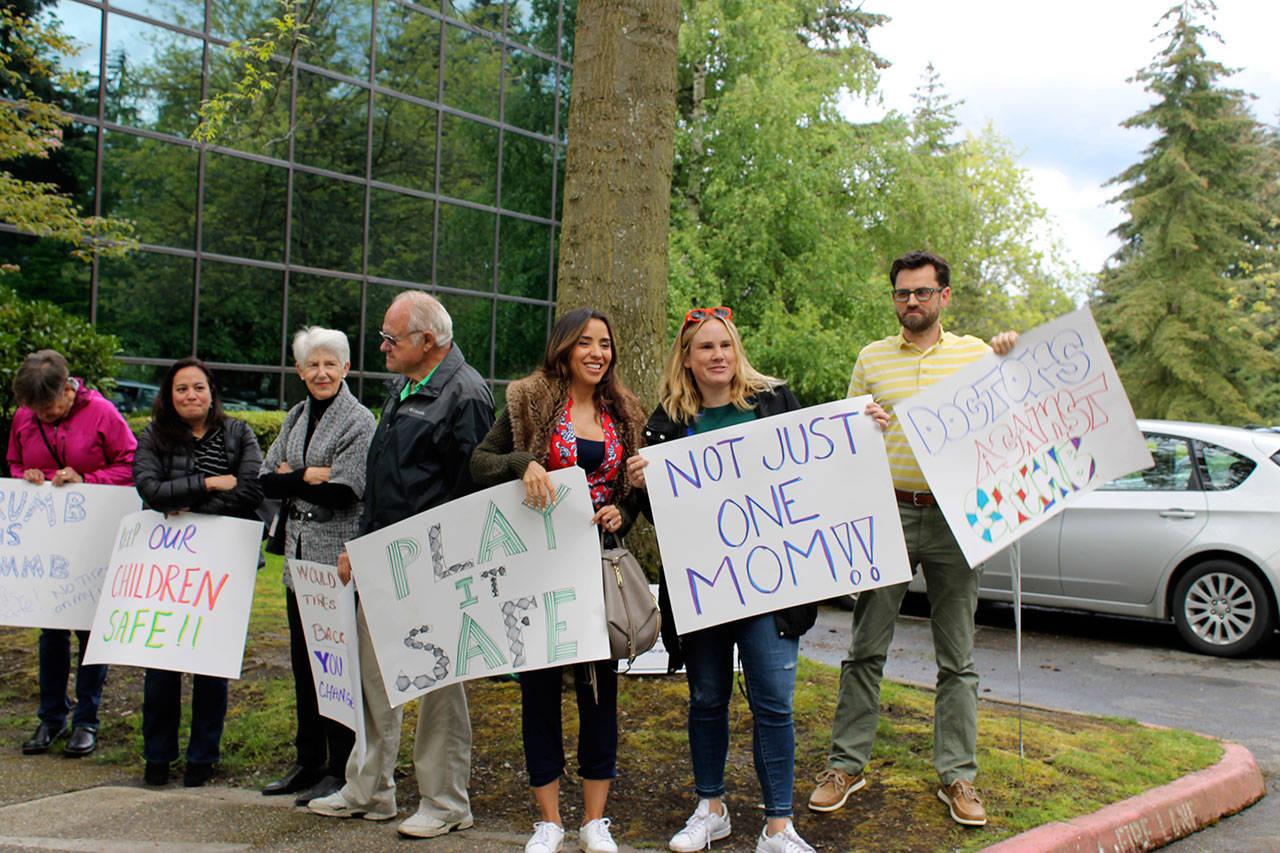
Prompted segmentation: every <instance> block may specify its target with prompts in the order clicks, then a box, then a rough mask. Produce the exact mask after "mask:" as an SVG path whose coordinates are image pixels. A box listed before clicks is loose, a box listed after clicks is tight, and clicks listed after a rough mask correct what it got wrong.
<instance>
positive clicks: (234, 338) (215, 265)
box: [197, 260, 284, 394]
mask: <svg viewBox="0 0 1280 853" xmlns="http://www.w3.org/2000/svg"><path fill="white" fill-rule="evenodd" d="M283 305H284V273H283V272H280V271H278V270H264V269H259V268H257V267H246V266H241V265H239V264H223V263H219V262H217V261H208V260H206V261H202V262H201V264H200V317H199V323H200V326H199V330H198V335H199V337H198V340H197V350H198V352H199V353H200V357H201V358H203V359H204V360H206V361H229V362H236V363H243V364H262V365H279V364H280V357H281V356H280V343H281V334H280V320H281V316H282V311H283ZM274 393H278V392H273V394H274Z"/></svg>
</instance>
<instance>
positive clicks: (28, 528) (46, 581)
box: [0, 479, 142, 631]
mask: <svg viewBox="0 0 1280 853" xmlns="http://www.w3.org/2000/svg"><path fill="white" fill-rule="evenodd" d="M141 506H142V500H141V499H140V498H139V497H138V493H137V492H136V491H134V488H133V486H102V485H97V484H93V483H76V484H73V485H66V486H58V487H56V488H55V487H54V486H53V485H52V484H51V483H47V482H46V483H44V484H43V485H39V486H33V485H31V484H30V483H28V482H26V481H25V480H18V479H0V625H24V626H29V627H33V628H71V629H75V630H78V631H85V630H88V629H89V626H90V625H92V624H93V611H94V609H95V608H96V607H97V606H98V593H99V592H100V591H101V589H102V578H103V576H104V575H106V573H107V561H108V560H109V559H110V558H111V546H112V545H113V544H114V542H115V535H116V529H117V528H118V527H119V526H120V519H121V518H123V517H124V516H126V515H128V514H129V513H131V512H137V511H138V509H139V508H140V507H141Z"/></svg>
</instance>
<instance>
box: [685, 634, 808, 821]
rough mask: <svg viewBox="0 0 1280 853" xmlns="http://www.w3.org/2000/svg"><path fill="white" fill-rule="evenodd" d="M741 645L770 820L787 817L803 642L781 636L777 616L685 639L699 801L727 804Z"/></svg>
mask: <svg viewBox="0 0 1280 853" xmlns="http://www.w3.org/2000/svg"><path fill="white" fill-rule="evenodd" d="M735 643H736V644H737V646H738V655H739V657H741V659H742V674H743V677H744V680H745V682H746V685H747V704H748V705H750V707H751V716H752V745H751V750H752V755H753V757H754V759H755V767H756V776H757V777H759V779H760V790H761V792H762V793H763V794H764V813H765V817H790V816H791V794H792V790H793V788H794V786H795V760H796V732H795V726H794V725H793V723H792V721H791V701H792V697H793V695H794V694H795V689H796V654H797V653H798V651H799V649H800V641H799V640H797V639H787V638H785V637H779V636H778V629H777V628H776V626H775V624H774V620H773V614H772V613H765V614H762V615H759V616H752V617H750V618H747V619H739V620H738V621H736V622H729V623H727V624H724V625H716V626H714V627H712V628H705V629H703V630H701V631H694V632H692V633H690V634H686V635H684V637H682V638H681V644H680V645H681V648H683V649H684V653H685V672H686V674H687V675H688V679H689V755H690V758H691V759H692V761H693V782H694V788H695V790H696V791H697V794H698V796H699V797H700V798H703V799H711V798H714V797H723V796H724V793H725V790H724V766H725V761H726V760H727V759H728V756H729V699H730V698H731V697H732V695H733V646H734V644H735Z"/></svg>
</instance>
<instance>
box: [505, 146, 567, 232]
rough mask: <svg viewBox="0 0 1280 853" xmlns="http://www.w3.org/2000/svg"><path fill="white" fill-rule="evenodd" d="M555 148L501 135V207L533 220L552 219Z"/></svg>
mask: <svg viewBox="0 0 1280 853" xmlns="http://www.w3.org/2000/svg"><path fill="white" fill-rule="evenodd" d="M554 157H555V148H554V146H552V145H550V144H549V143H546V142H539V141H538V140H536V139H530V138H529V137H527V136H521V135H520V134H518V133H512V132H511V131H507V132H506V133H504V134H503V135H502V206H503V207H504V208H506V209H507V210H518V211H519V212H521V213H528V214H531V215H533V216H550V215H551V178H552V174H551V172H552V165H553V163H552V161H553V158H554Z"/></svg>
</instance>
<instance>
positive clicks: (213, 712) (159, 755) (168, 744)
mask: <svg viewBox="0 0 1280 853" xmlns="http://www.w3.org/2000/svg"><path fill="white" fill-rule="evenodd" d="M226 718H227V680H226V679H225V678H220V677H218V676H214V675H193V676H191V737H190V738H189V739H188V741H187V763H188V764H215V763H217V761H218V757H219V752H218V750H219V746H220V744H221V743H222V723H223V721H224V720H226ZM181 720H182V673H180V672H172V671H170V670H167V669H148V670H147V671H146V675H145V676H144V678H143V680H142V757H143V759H144V760H146V761H147V762H150V763H157V764H168V763H169V762H171V761H177V760H178V723H179V722H181Z"/></svg>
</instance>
